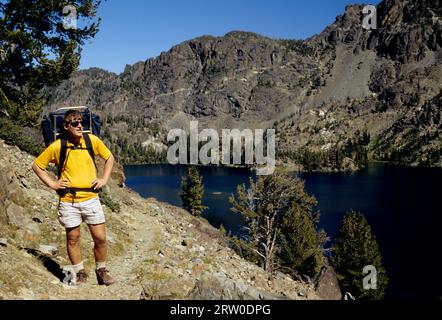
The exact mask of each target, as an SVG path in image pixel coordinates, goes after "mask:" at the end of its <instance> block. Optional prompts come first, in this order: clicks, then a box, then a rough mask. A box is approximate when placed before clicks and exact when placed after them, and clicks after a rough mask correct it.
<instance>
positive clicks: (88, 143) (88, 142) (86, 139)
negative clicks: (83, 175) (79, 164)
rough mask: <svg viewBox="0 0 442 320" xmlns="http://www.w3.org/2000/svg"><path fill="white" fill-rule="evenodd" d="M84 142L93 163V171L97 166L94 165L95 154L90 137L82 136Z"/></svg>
mask: <svg viewBox="0 0 442 320" xmlns="http://www.w3.org/2000/svg"><path fill="white" fill-rule="evenodd" d="M83 138H84V142H85V143H86V149H87V151H88V152H89V155H90V156H91V158H92V161H93V162H94V165H95V169H96V168H97V164H96V163H95V154H94V147H93V146H92V141H91V137H90V136H89V134H87V133H85V134H83Z"/></svg>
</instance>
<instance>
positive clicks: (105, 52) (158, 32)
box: [80, 0, 380, 73]
mask: <svg viewBox="0 0 442 320" xmlns="http://www.w3.org/2000/svg"><path fill="white" fill-rule="evenodd" d="M379 2H380V0H362V1H354V0H271V1H270V0H221V1H214V0H162V1H161V0H160V1H152V0H107V1H103V2H102V4H101V5H100V8H99V9H98V15H99V16H100V17H101V18H102V22H101V27H100V31H99V33H98V34H97V36H96V37H95V38H94V39H92V40H91V41H89V42H88V43H87V44H86V45H85V46H84V48H83V55H82V59H81V64H80V69H86V68H90V67H99V68H102V69H105V70H108V71H112V72H115V73H121V72H122V71H123V70H124V67H125V65H126V64H134V63H135V62H138V61H144V60H146V59H148V58H151V57H156V56H158V55H159V54H160V53H161V52H163V51H168V50H169V49H170V48H171V47H172V46H174V45H176V44H179V43H181V42H183V41H186V40H189V39H192V38H195V37H198V36H202V35H214V36H222V35H224V34H226V33H228V32H230V31H233V30H239V31H251V32H255V33H258V34H261V35H265V36H268V37H271V38H290V39H305V38H308V37H310V36H312V35H314V34H317V33H320V32H321V31H322V30H323V29H324V28H325V27H326V26H327V25H329V24H331V23H333V22H334V21H335V17H336V16H337V15H339V14H342V13H344V10H345V5H347V4H353V3H364V4H377V3H379Z"/></svg>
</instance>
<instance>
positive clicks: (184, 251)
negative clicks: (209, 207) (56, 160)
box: [0, 140, 340, 300]
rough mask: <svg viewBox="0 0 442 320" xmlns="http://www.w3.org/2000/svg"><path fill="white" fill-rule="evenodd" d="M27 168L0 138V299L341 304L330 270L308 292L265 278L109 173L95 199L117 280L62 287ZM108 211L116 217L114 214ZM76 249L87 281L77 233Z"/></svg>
mask: <svg viewBox="0 0 442 320" xmlns="http://www.w3.org/2000/svg"><path fill="white" fill-rule="evenodd" d="M33 161H34V158H33V157H32V156H30V155H29V154H26V153H24V152H22V151H20V150H19V149H18V148H17V147H12V146H8V145H6V144H5V143H4V142H3V141H1V140H0V299H130V300H133V299H294V300H304V299H339V298H340V292H339V288H338V287H336V278H335V277H334V274H333V272H331V271H330V270H323V272H322V275H321V276H320V277H319V278H318V279H317V282H316V285H314V284H306V283H302V282H299V281H294V280H292V279H291V278H290V277H289V276H287V275H284V274H282V273H278V272H277V273H276V274H274V275H273V277H270V275H269V274H267V273H266V272H264V271H263V270H262V269H261V268H259V267H257V266H256V265H253V264H251V263H249V262H247V261H245V260H243V259H242V258H240V257H239V256H238V255H236V254H235V253H234V252H233V251H232V250H231V249H230V248H228V246H227V239H226V238H225V236H224V235H223V234H221V232H220V231H219V230H218V229H215V228H213V227H211V226H210V225H209V224H208V223H207V222H206V221H204V220H201V219H196V218H194V217H192V216H191V215H190V214H189V213H188V212H186V211H184V210H182V209H180V208H177V207H173V206H171V205H168V204H165V203H160V202H158V201H156V200H155V199H147V200H145V199H142V198H141V197H140V196H139V195H138V194H136V193H134V192H132V191H130V190H128V189H126V188H125V187H124V175H123V173H122V171H121V167H120V168H119V167H118V166H117V167H116V169H115V170H114V172H113V173H112V180H111V182H110V183H109V186H108V187H107V191H106V194H107V197H106V200H104V201H103V203H106V204H108V205H107V206H106V205H104V210H105V215H106V219H107V227H108V241H109V256H110V258H109V262H108V264H109V267H110V269H111V271H112V272H111V273H112V274H113V275H114V276H115V277H116V279H117V280H118V282H117V283H116V284H114V285H112V286H110V287H103V286H98V285H97V283H96V280H95V279H94V277H90V278H89V281H88V283H86V284H84V285H81V286H77V287H75V286H69V285H67V284H64V283H63V279H64V274H63V273H62V268H63V267H64V266H67V265H69V262H68V259H67V254H66V249H65V236H64V229H63V228H62V227H61V225H60V224H59V223H58V221H57V208H56V203H57V196H56V195H55V193H54V192H53V191H51V190H49V189H47V188H46V187H44V186H43V185H42V184H41V183H40V181H39V180H38V178H37V177H36V175H35V174H34V173H33V172H32V170H31V165H32V163H33ZM109 199H111V200H109ZM109 203H110V204H114V205H109ZM115 203H117V204H118V206H119V211H115V212H113V211H112V210H111V209H110V208H117V207H118V206H115ZM81 246H82V253H83V258H84V260H85V265H86V267H87V269H88V270H89V272H90V273H92V271H93V268H94V261H93V254H92V247H93V242H92V240H91V237H90V235H89V232H88V231H87V228H86V227H84V226H83V227H82V242H81Z"/></svg>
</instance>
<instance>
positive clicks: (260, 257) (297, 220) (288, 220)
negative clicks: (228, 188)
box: [230, 171, 320, 272]
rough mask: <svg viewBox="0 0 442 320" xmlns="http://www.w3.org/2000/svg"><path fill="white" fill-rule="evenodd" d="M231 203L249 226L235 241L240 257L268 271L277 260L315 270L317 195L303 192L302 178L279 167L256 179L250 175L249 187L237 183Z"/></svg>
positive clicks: (292, 266)
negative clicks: (309, 265)
mask: <svg viewBox="0 0 442 320" xmlns="http://www.w3.org/2000/svg"><path fill="white" fill-rule="evenodd" d="M230 203H231V204H232V205H233V208H232V210H233V211H234V212H238V213H240V214H241V215H242V216H243V217H244V219H245V223H246V226H247V230H248V234H247V236H245V237H244V240H243V241H242V243H236V244H235V245H236V246H237V247H238V248H239V249H240V250H241V251H242V255H243V257H246V258H250V259H251V260H252V261H254V262H256V261H258V264H259V265H260V266H262V267H263V268H264V270H266V271H268V272H272V271H273V269H274V265H275V263H276V262H279V264H280V265H281V266H283V267H285V269H287V268H288V269H289V270H292V271H298V270H295V269H296V268H298V267H302V270H299V271H300V272H305V271H306V270H308V271H311V270H316V268H317V267H318V266H317V265H316V264H315V263H316V262H319V259H318V260H317V259H316V253H317V252H318V251H317V250H316V249H317V248H319V247H320V246H319V243H318V242H317V240H316V239H317V238H316V230H315V223H316V222H317V221H318V220H319V214H318V213H317V212H314V211H313V208H314V206H315V205H316V199H315V198H314V197H313V196H310V195H308V194H307V193H306V192H305V190H304V182H303V181H302V180H301V179H299V178H297V177H292V176H289V175H288V174H286V173H282V172H279V171H276V172H275V173H274V174H272V175H269V176H261V177H259V178H258V179H257V181H256V183H255V182H254V181H253V180H252V179H251V180H250V188H247V187H246V186H245V184H243V185H240V186H238V188H237V194H236V195H234V196H232V197H230ZM307 260H310V262H311V261H315V263H311V265H312V266H313V267H310V268H309V267H307V265H308V264H309V262H308V261H307Z"/></svg>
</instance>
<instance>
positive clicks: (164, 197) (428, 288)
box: [125, 165, 442, 299]
mask: <svg viewBox="0 0 442 320" xmlns="http://www.w3.org/2000/svg"><path fill="white" fill-rule="evenodd" d="M186 170H187V169H186V167H185V166H171V165H147V166H126V167H125V173H126V178H127V180H126V184H127V186H128V187H130V188H132V189H133V190H135V191H137V192H139V193H140V194H141V195H142V196H144V197H154V198H157V199H158V200H160V201H164V202H168V203H170V204H173V205H177V206H180V205H181V199H180V197H179V193H180V183H181V180H180V179H181V176H184V175H186ZM199 171H200V173H201V174H202V176H203V182H204V188H205V194H204V199H203V201H204V204H205V205H207V206H209V209H208V210H207V211H206V212H205V213H204V215H203V216H204V217H205V218H207V219H208V220H209V221H210V223H212V225H214V226H216V227H219V226H220V224H223V225H224V227H225V228H226V229H227V230H230V231H231V232H232V233H234V234H238V233H240V232H241V226H242V224H243V220H242V218H241V217H240V216H239V215H238V214H235V213H233V212H231V211H230V207H231V206H230V204H229V202H228V198H229V196H230V195H231V194H232V193H234V192H235V191H236V186H237V185H238V184H241V183H247V182H248V180H249V177H254V175H253V173H252V172H251V171H249V170H247V169H233V168H216V167H204V168H199ZM302 178H303V179H305V180H306V189H307V191H308V192H309V193H310V194H313V195H314V196H315V197H316V199H317V200H318V207H317V209H319V210H320V212H321V221H320V227H321V228H324V229H325V230H326V231H327V233H328V235H329V236H330V237H331V239H332V241H333V240H334V239H335V238H336V236H337V233H338V228H339V225H340V222H341V221H342V217H343V215H344V213H345V212H346V211H347V210H349V209H354V210H356V211H360V212H362V213H364V215H365V217H366V218H367V220H368V222H369V223H370V225H371V226H372V230H373V233H374V234H375V236H376V238H377V241H378V244H379V247H380V250H381V253H382V257H383V263H384V267H385V269H386V270H387V273H388V276H389V278H390V280H389V285H388V289H387V295H386V298H387V299H437V298H438V297H440V296H442V272H441V271H440V270H441V268H440V266H439V265H438V261H439V260H440V258H439V255H440V254H441V253H442V251H441V248H442V215H441V213H442V210H441V198H440V197H441V196H442V193H441V187H440V181H442V170H441V169H431V168H404V167H394V166H380V165H372V166H369V167H368V168H367V169H365V170H363V171H360V172H358V173H354V174H325V173H309V174H303V175H302ZM328 245H330V244H328Z"/></svg>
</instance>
